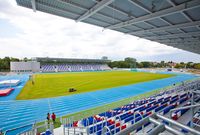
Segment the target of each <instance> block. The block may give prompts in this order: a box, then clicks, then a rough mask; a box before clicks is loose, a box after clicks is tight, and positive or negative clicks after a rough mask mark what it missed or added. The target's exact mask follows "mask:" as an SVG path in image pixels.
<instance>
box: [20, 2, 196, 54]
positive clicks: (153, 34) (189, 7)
mask: <svg viewBox="0 0 200 135" xmlns="http://www.w3.org/2000/svg"><path fill="white" fill-rule="evenodd" d="M16 1H17V4H18V5H20V6H23V7H27V8H31V9H33V10H34V11H37V10H38V11H42V12H46V13H50V14H54V15H57V16H62V17H65V18H70V19H73V20H76V21H77V22H79V21H81V22H85V23H89V24H93V25H97V26H100V27H103V28H105V29H112V30H116V31H119V32H122V33H125V34H130V35H134V36H137V37H141V38H144V39H148V40H152V41H156V42H159V43H163V44H166V45H169V46H173V47H176V48H179V49H183V50H187V51H190V52H194V53H198V54H200V0H16Z"/></svg>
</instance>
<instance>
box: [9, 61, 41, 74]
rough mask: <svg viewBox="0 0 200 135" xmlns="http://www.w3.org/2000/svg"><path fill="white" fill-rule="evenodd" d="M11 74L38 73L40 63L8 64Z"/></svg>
mask: <svg viewBox="0 0 200 135" xmlns="http://www.w3.org/2000/svg"><path fill="white" fill-rule="evenodd" d="M10 71H11V72H39V71H40V63H39V62H35V61H29V62H10Z"/></svg>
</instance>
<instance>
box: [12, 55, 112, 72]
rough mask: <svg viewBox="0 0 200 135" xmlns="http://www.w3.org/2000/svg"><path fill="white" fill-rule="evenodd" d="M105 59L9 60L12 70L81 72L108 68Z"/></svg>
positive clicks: (39, 58) (40, 58)
mask: <svg viewBox="0 0 200 135" xmlns="http://www.w3.org/2000/svg"><path fill="white" fill-rule="evenodd" d="M108 62H110V60H107V59H67V58H42V57H36V58H32V61H29V62H11V64H10V65H11V67H10V68H11V69H10V70H11V71H12V72H81V71H105V70H110V67H108V65H107V63H108Z"/></svg>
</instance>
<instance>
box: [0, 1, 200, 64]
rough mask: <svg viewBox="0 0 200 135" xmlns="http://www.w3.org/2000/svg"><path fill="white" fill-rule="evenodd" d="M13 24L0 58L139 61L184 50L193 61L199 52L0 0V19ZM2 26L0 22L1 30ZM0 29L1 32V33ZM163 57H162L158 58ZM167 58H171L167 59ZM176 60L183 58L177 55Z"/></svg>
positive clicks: (1, 39) (1, 41) (3, 41)
mask: <svg viewBox="0 0 200 135" xmlns="http://www.w3.org/2000/svg"><path fill="white" fill-rule="evenodd" d="M1 20H4V21H6V22H7V24H9V23H10V24H12V26H13V27H15V28H16V29H17V30H18V31H15V30H13V31H9V32H10V33H15V35H16V36H14V37H13V36H12V37H3V36H2V37H1V36H0V46H1V50H0V57H4V56H13V57H20V58H22V57H35V56H49V57H75V58H100V57H101V56H104V55H105V56H108V57H110V58H111V59H115V60H116V59H123V58H124V57H129V56H130V57H135V58H137V59H139V60H146V59H147V60H148V58H152V59H149V60H156V59H155V57H156V56H159V57H160V56H162V55H163V59H165V58H164V56H166V55H167V56H168V55H170V54H173V55H174V54H176V53H185V54H186V55H185V56H186V57H188V56H189V57H191V59H192V60H193V61H197V58H198V59H199V58H200V56H199V55H195V54H192V53H187V52H185V51H181V50H178V49H175V48H172V47H168V46H165V45H161V44H159V43H155V42H151V41H148V40H145V39H140V38H137V37H134V36H130V35H125V34H122V33H119V32H115V31H112V30H105V31H102V28H100V27H96V26H93V25H89V24H85V23H76V22H75V21H73V20H70V19H66V18H62V17H57V16H54V15H50V14H46V13H42V12H38V11H37V12H36V13H34V12H33V11H32V10H30V9H26V8H23V7H20V6H17V4H16V2H15V0H8V1H7V0H6V1H5V0H0V21H1ZM1 27H3V26H2V25H1V22H0V29H1ZM2 34H3V33H1V31H0V35H2ZM161 59H162V57H161ZM168 60H170V58H169V59H168ZM177 61H182V60H181V59H180V58H177Z"/></svg>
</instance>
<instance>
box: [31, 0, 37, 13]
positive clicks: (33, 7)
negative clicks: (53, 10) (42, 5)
mask: <svg viewBox="0 0 200 135" xmlns="http://www.w3.org/2000/svg"><path fill="white" fill-rule="evenodd" d="M31 5H32V9H33V11H34V12H36V4H35V0H31Z"/></svg>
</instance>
